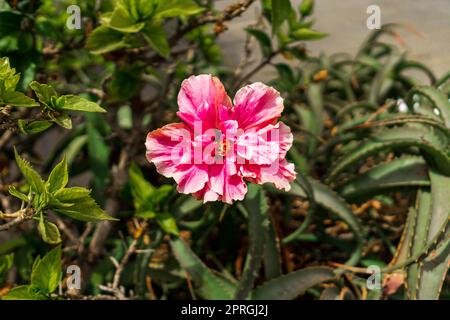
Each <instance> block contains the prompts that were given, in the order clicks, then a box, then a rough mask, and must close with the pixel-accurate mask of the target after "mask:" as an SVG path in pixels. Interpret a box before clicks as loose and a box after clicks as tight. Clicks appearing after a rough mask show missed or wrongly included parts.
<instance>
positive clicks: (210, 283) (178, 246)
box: [170, 238, 236, 300]
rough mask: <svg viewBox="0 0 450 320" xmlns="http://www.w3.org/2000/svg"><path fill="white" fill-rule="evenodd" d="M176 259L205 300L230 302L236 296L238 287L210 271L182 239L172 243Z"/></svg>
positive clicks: (174, 240)
mask: <svg viewBox="0 0 450 320" xmlns="http://www.w3.org/2000/svg"><path fill="white" fill-rule="evenodd" d="M170 246H171V248H172V252H173V254H174V256H175V258H176V259H177V260H178V262H179V263H180V265H181V267H182V268H183V269H184V270H186V272H187V273H188V274H189V276H190V277H191V279H192V281H193V283H194V285H195V289H196V291H197V292H198V294H199V295H200V296H201V297H202V298H204V299H211V300H229V299H232V298H233V297H234V295H235V291H236V287H235V285H234V284H233V283H231V282H230V281H229V280H228V279H226V278H224V277H222V276H220V275H219V274H217V273H215V272H213V271H212V270H211V269H209V268H208V267H207V266H206V265H205V264H204V263H203V262H202V261H201V260H200V258H199V257H197V255H196V254H195V253H194V252H193V251H192V250H191V248H189V246H188V245H187V244H186V243H185V242H184V240H182V239H180V238H174V239H172V240H171V241H170Z"/></svg>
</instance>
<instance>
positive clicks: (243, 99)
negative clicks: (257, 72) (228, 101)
mask: <svg viewBox="0 0 450 320" xmlns="http://www.w3.org/2000/svg"><path fill="white" fill-rule="evenodd" d="M234 105H235V107H234V109H233V111H234V117H235V118H236V120H237V121H238V123H239V127H240V128H243V129H245V130H246V129H249V128H253V127H259V128H263V127H265V126H266V125H267V124H273V123H275V121H276V119H278V118H279V117H280V115H281V112H282V111H283V108H284V106H283V98H281V96H280V93H279V92H278V91H277V90H275V89H274V88H271V87H269V86H266V85H265V84H263V83H261V82H256V83H253V84H250V85H248V86H245V87H243V88H241V89H240V90H239V91H238V92H237V93H236V96H235V97H234Z"/></svg>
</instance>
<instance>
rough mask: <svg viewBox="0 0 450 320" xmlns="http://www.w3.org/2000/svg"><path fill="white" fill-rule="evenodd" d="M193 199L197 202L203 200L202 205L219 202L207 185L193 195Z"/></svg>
mask: <svg viewBox="0 0 450 320" xmlns="http://www.w3.org/2000/svg"><path fill="white" fill-rule="evenodd" d="M194 197H196V198H197V199H198V200H203V203H206V202H210V201H217V200H220V196H219V195H218V194H217V193H215V192H214V191H212V190H211V188H210V184H209V183H207V184H206V185H205V187H204V188H203V189H202V190H200V191H197V192H196V193H194Z"/></svg>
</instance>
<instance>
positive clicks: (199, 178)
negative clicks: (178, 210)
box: [173, 164, 208, 194]
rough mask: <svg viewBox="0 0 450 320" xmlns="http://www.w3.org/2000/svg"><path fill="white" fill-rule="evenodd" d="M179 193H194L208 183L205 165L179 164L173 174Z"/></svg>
mask: <svg viewBox="0 0 450 320" xmlns="http://www.w3.org/2000/svg"><path fill="white" fill-rule="evenodd" d="M173 178H174V179H175V181H176V182H177V184H178V186H177V190H178V192H180V193H187V194H188V193H195V192H197V191H199V190H201V189H203V187H204V186H205V184H206V183H207V182H208V167H207V166H206V165H192V164H180V165H178V166H177V167H176V170H175V171H174V173H173Z"/></svg>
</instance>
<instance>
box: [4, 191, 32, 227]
mask: <svg viewBox="0 0 450 320" xmlns="http://www.w3.org/2000/svg"><path fill="white" fill-rule="evenodd" d="M33 199H34V193H32V194H31V197H30V201H29V202H28V204H27V206H26V208H24V209H20V210H18V211H17V212H15V213H3V212H0V218H8V217H10V218H13V217H15V219H14V220H12V221H10V222H7V223H5V224H2V225H1V226H0V231H6V230H9V229H11V228H13V227H15V226H17V225H19V224H22V223H23V222H25V221H27V220H30V219H31V218H33V215H34V212H35V211H34V209H33V208H31V203H32V202H33Z"/></svg>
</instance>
